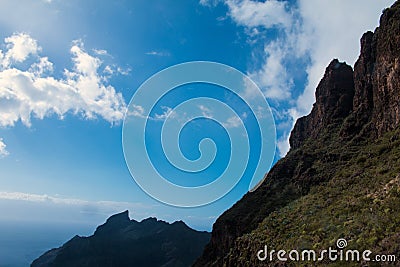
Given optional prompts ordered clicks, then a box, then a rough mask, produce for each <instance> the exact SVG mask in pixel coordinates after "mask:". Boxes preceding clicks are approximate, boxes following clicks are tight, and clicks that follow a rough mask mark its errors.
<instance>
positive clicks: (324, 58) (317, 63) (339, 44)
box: [200, 0, 394, 155]
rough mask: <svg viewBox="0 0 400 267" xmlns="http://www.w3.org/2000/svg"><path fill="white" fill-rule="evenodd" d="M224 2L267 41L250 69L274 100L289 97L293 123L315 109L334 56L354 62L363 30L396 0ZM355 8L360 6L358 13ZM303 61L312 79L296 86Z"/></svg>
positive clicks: (283, 147)
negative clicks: (318, 89) (271, 33)
mask: <svg viewBox="0 0 400 267" xmlns="http://www.w3.org/2000/svg"><path fill="white" fill-rule="evenodd" d="M211 2H212V1H205V0H201V1H200V4H202V5H209V6H210V3H211ZM220 2H223V3H224V4H225V5H226V6H227V7H228V9H229V12H228V15H229V16H230V17H231V19H232V20H233V21H235V22H236V23H237V24H238V25H241V26H244V27H246V29H247V30H246V33H247V34H248V36H249V43H253V44H255V43H258V44H259V42H263V48H264V50H263V51H262V53H260V51H256V50H257V49H259V48H258V47H259V46H255V51H253V54H254V61H255V62H258V61H259V58H260V55H261V58H262V62H261V64H260V66H258V67H255V68H253V69H249V75H250V76H251V77H252V79H254V80H255V81H256V82H257V84H258V85H259V86H260V87H261V89H262V91H263V92H264V94H265V96H266V97H267V98H268V99H269V100H272V104H274V103H276V104H277V105H280V104H279V103H285V108H286V110H285V114H288V116H287V119H288V120H290V121H291V124H290V125H291V127H293V125H294V122H295V120H296V119H297V118H299V117H300V116H303V115H305V114H307V113H308V112H309V111H310V110H311V107H312V104H313V103H314V101H315V97H314V92H315V88H316V86H317V84H318V82H319V80H320V79H321V77H322V75H323V72H324V70H325V67H326V65H327V64H328V63H329V61H330V60H331V59H333V58H340V59H341V60H344V61H347V62H348V63H350V64H353V63H354V62H355V60H356V58H357V55H358V51H359V42H358V39H359V38H360V36H361V34H362V33H363V32H365V31H366V30H371V29H372V30H373V29H374V27H375V26H376V25H377V22H378V18H379V15H380V11H381V10H382V9H383V8H384V7H386V6H389V5H390V4H391V3H393V2H394V1H393V0H385V1H373V0H368V1H364V0H355V1H345V0H339V1H328V0H298V1H297V3H296V4H293V3H291V2H289V1H277V0H268V1H263V2H259V1H252V0H221V1H220ZM353 10H357V12H356V14H355V13H354V12H353ZM271 29H273V30H274V31H275V32H276V34H275V36H272V38H270V37H269V36H268V31H265V30H271ZM344 29H345V30H344ZM299 64H302V65H303V69H300V70H301V71H304V72H305V74H306V75H307V82H306V85H305V86H304V87H303V90H302V91H300V92H298V91H296V92H294V90H295V89H296V90H299V88H298V87H297V88H296V84H295V83H294V80H293V77H294V76H295V75H296V72H297V71H299V69H298V65H299ZM254 65H255V66H257V64H254ZM300 89H301V88H300ZM270 104H271V103H270ZM283 123H285V124H287V122H286V121H285V122H283ZM291 127H290V129H291ZM290 129H287V130H286V131H285V132H286V134H285V136H283V137H282V138H281V139H280V141H279V142H278V148H279V150H280V154H281V155H284V154H286V152H287V151H288V149H289V143H288V136H289V132H290ZM284 140H286V141H284ZM284 142H286V144H284Z"/></svg>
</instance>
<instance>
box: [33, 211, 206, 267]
mask: <svg viewBox="0 0 400 267" xmlns="http://www.w3.org/2000/svg"><path fill="white" fill-rule="evenodd" d="M209 238H210V233H208V232H199V231H195V230H193V229H191V228H189V227H188V226H187V225H186V224H185V223H184V222H182V221H177V222H174V223H167V222H164V221H161V220H157V219H156V218H147V219H143V220H142V221H140V222H138V221H135V220H131V219H130V218H129V212H128V211H124V212H121V213H117V214H114V215H112V216H110V217H109V218H108V219H107V220H106V222H105V223H104V224H102V225H100V226H98V227H97V228H96V230H95V232H94V234H93V235H92V236H89V237H80V236H77V235H76V236H74V237H73V238H72V239H71V240H69V241H68V242H66V243H65V244H64V245H63V246H61V247H60V248H55V249H51V250H49V251H47V252H46V253H44V254H43V255H42V256H40V257H39V258H38V259H36V260H34V261H33V262H32V264H31V266H32V267H44V266H46V267H50V266H57V267H62V266H77V267H79V266H118V267H119V266H121V267H123V266H146V267H147V266H165V267H168V266H171V267H172V266H190V265H191V264H192V263H193V262H194V261H195V259H196V258H197V257H198V256H199V255H200V254H201V252H202V250H203V248H204V246H205V245H206V244H207V242H208V241H209Z"/></svg>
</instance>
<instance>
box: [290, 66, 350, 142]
mask: <svg viewBox="0 0 400 267" xmlns="http://www.w3.org/2000/svg"><path fill="white" fill-rule="evenodd" d="M353 97H354V80H353V69H352V68H351V67H350V66H348V65H346V63H340V62H339V61H338V60H337V59H334V60H332V62H331V63H330V64H329V66H328V67H327V68H326V70H325V75H324V77H323V78H322V80H321V82H320V83H319V85H318V87H317V90H316V93H315V99H316V101H315V104H314V106H313V109H312V111H311V113H310V114H309V115H307V116H305V117H302V118H299V119H298V120H297V122H296V125H295V126H294V129H293V131H292V133H291V135H290V146H291V148H292V149H296V148H298V147H300V146H301V145H302V144H303V142H304V141H305V140H306V139H308V138H315V137H317V136H318V134H319V133H320V132H321V131H322V130H323V129H324V128H326V127H327V126H328V125H330V124H333V123H340V122H342V121H343V119H344V118H346V117H347V116H348V115H349V113H350V112H351V111H352V110H353Z"/></svg>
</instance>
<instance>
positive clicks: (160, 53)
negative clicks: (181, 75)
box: [146, 51, 170, 57]
mask: <svg viewBox="0 0 400 267" xmlns="http://www.w3.org/2000/svg"><path fill="white" fill-rule="evenodd" d="M146 55H148V56H158V57H168V56H170V53H169V52H165V51H149V52H146Z"/></svg>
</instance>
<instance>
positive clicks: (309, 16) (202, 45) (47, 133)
mask: <svg viewBox="0 0 400 267" xmlns="http://www.w3.org/2000/svg"><path fill="white" fill-rule="evenodd" d="M393 2H394V1H388V0H385V1H373V0H369V1H361V0H355V1H344V0H340V1H321V0H298V1H275V0H269V1H265V2H264V1H250V0H200V1H195V0H185V1H183V0H182V1H168V2H167V1H162V0H153V1H102V2H101V4H99V2H98V1H92V0H89V1H83V2H82V1H77V0H71V1H58V0H47V1H45V0H35V1H32V0H22V1H19V2H18V4H16V3H15V1H11V0H3V1H1V3H0V50H1V53H0V205H1V206H2V209H1V210H2V214H1V215H0V220H28V219H27V218H29V220H37V221H41V220H43V221H57V220H64V221H68V220H71V221H85V222H86V221H87V222H91V223H93V222H96V223H101V222H102V221H103V220H104V219H105V218H106V217H107V216H109V215H110V214H112V213H114V212H118V211H122V210H125V209H129V210H130V211H131V217H132V218H135V219H141V218H145V217H148V216H156V217H157V218H160V219H164V220H167V221H174V220H180V219H181V220H184V221H185V222H187V223H188V224H189V225H191V226H193V227H195V228H197V229H207V230H210V229H211V225H212V223H213V222H214V221H215V219H216V217H217V216H218V215H220V214H221V213H222V212H223V211H224V210H226V209H227V208H229V207H230V206H231V205H233V203H235V202H236V201H237V200H238V199H240V197H241V196H242V195H243V194H244V193H245V192H246V191H247V189H248V182H249V181H248V180H246V182H241V183H239V184H238V186H237V187H235V188H234V189H233V190H232V191H231V192H230V193H229V194H228V195H227V196H225V197H224V198H222V199H220V200H218V201H216V202H214V203H212V204H209V205H206V206H203V207H197V208H186V209H184V208H177V207H172V206H168V205H165V204H163V203H160V202H158V201H156V200H154V199H153V198H151V197H150V196H148V195H147V194H146V193H144V192H143V191H142V190H141V189H140V188H139V186H138V185H137V184H136V183H135V182H134V181H133V179H132V178H131V175H130V173H129V170H128V167H127V166H126V163H125V159H124V154H123V149H122V121H123V118H124V112H125V109H126V107H127V105H128V103H129V100H130V99H131V97H132V96H133V95H134V93H135V92H136V90H137V89H138V88H139V86H140V85H141V84H142V83H143V82H144V81H146V80H147V79H148V78H150V77H151V76H152V75H154V74H155V73H157V72H159V71H161V70H163V69H164V68H167V67H170V66H172V65H175V64H179V63H184V62H187V61H198V60H200V61H213V62H219V63H222V64H226V65H229V66H232V67H234V68H236V69H238V70H239V71H241V72H243V73H246V74H248V75H249V77H251V78H252V79H253V80H254V82H255V83H256V84H257V85H258V86H259V88H260V89H261V91H262V92H263V94H264V96H265V98H266V99H267V101H268V103H269V105H270V107H271V109H272V112H273V116H274V118H275V124H276V133H277V140H276V146H277V151H276V157H275V160H277V159H278V158H279V157H281V156H283V155H284V154H285V153H286V152H287V151H288V142H287V139H288V134H289V133H290V130H291V128H292V127H293V123H294V121H295V119H297V118H298V117H299V116H302V115H305V114H307V113H308V112H309V111H310V108H311V107H312V103H313V102H314V90H315V87H316V85H317V83H318V81H319V80H320V79H321V77H322V75H323V72H324V69H325V67H326V66H327V64H328V63H329V62H330V60H331V59H333V58H339V60H341V61H346V62H347V63H349V64H351V65H353V64H354V62H355V60H356V58H357V56H358V52H359V38H360V37H361V35H362V33H363V32H365V31H366V30H373V29H374V28H375V27H376V26H377V25H378V19H379V16H380V14H381V11H382V9H383V8H384V7H387V6H389V5H390V4H391V3H393ZM355 10H357V12H355ZM194 88H195V86H194ZM189 89H190V88H189ZM189 89H188V90H186V91H182V92H186V93H182V92H181V93H179V92H178V93H176V96H174V97H173V99H175V101H176V99H179V97H180V96H182V95H184V96H185V97H186V98H188V97H189V98H190V97H194V96H196V95H197V94H198V90H203V89H201V88H200V89H198V90H197V91H196V90H194V91H192V93H190V92H191V91H190V90H189ZM204 90H206V91H207V89H204ZM166 103H168V99H167V100H166ZM165 105H167V104H165ZM162 111H163V110H162V108H161V109H160V110H159V112H162ZM160 114H161V113H160ZM205 123H206V124H204V125H205V126H203V130H201V131H200V132H202V131H206V130H207V129H209V128H210V129H211V128H212V129H214V130H210V135H213V134H214V135H215V136H223V134H216V133H218V131H221V129H219V130H218V129H217V128H218V127H217V128H214V126H215V125H208V124H207V122H205ZM215 129H216V130H215ZM221 133H222V132H221ZM189 136H191V135H190V134H189ZM203 137H204V136H202V135H198V136H197V137H196V135H193V139H196V140H201V138H203ZM190 139H191V138H188V141H187V142H189V141H190ZM217 139H218V138H217ZM187 142H186V141H184V142H183V143H182V147H184V144H185V143H187ZM250 142H253V141H251V140H250ZM254 142H256V141H254ZM225 146H226V144H225ZM222 147H224V143H222ZM222 150H223V149H222ZM183 151H186V152H184V153H186V155H187V156H188V157H189V158H190V157H193V158H196V155H197V154H196V153H198V150H197V146H196V145H193V144H191V146H189V148H183ZM197 156H198V155H197ZM224 164H225V165H226V159H225V161H224V158H223V157H222V158H221V162H217V164H216V166H215V168H216V169H215V170H214V172H215V174H218V173H220V172H221V171H220V170H217V169H218V167H221V168H223V167H224ZM253 164H254V163H253ZM268 167H269V166H265V167H264V168H265V169H266V170H265V171H267V170H268ZM261 178H262V177H260V178H258V179H261Z"/></svg>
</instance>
